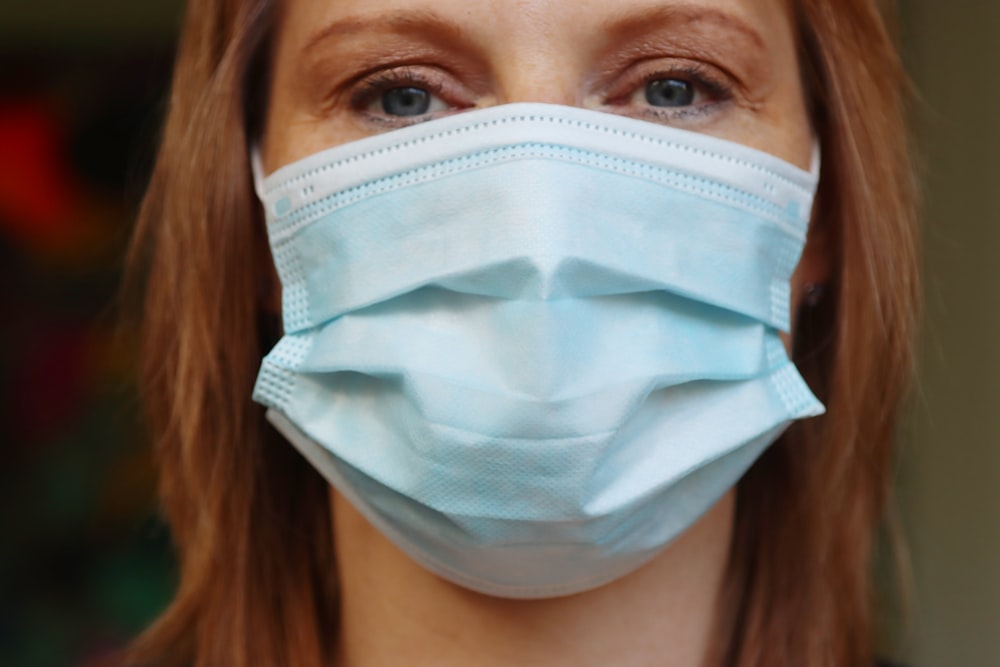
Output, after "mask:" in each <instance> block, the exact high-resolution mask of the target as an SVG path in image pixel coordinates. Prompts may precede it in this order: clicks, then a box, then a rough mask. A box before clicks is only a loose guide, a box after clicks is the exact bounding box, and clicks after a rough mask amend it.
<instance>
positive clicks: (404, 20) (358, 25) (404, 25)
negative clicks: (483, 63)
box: [302, 10, 475, 54]
mask: <svg viewBox="0 0 1000 667" xmlns="http://www.w3.org/2000/svg"><path fill="white" fill-rule="evenodd" d="M373 26H378V27H379V29H380V30H383V31H385V32H389V33H395V34H407V33H416V34H429V35H432V36H433V37H435V38H436V39H438V40H440V41H443V42H450V43H453V44H456V45H463V46H473V45H474V44H475V42H474V40H473V39H472V38H471V37H470V36H469V34H468V33H467V32H466V30H465V29H464V28H462V27H461V26H460V25H458V24H457V23H454V22H452V21H449V20H448V19H446V18H444V17H442V16H440V15H439V14H436V13H434V12H431V11H427V10H391V11H386V12H379V13H377V14H365V15H363V16H348V17H347V18H343V19H340V20H338V21H334V22H332V23H328V24H327V25H325V26H323V27H322V28H320V29H318V30H317V31H316V32H314V33H313V34H312V35H311V36H310V37H309V39H308V40H306V43H305V46H304V47H302V53H304V54H307V53H309V52H310V51H311V50H312V49H313V48H314V47H316V46H317V45H319V44H321V43H322V42H325V41H327V40H330V39H333V38H336V37H343V36H347V35H352V34H357V33H359V32H363V31H366V30H371V29H372V27H373Z"/></svg>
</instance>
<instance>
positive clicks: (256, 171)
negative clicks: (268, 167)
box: [250, 146, 267, 203]
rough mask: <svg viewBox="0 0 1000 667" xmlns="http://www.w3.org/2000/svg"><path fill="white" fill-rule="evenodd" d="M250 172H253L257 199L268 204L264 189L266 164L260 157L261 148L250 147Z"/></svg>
mask: <svg viewBox="0 0 1000 667" xmlns="http://www.w3.org/2000/svg"><path fill="white" fill-rule="evenodd" d="M250 170H251V171H252V172H253V188H254V190H255V191H256V192H257V198H258V199H260V201H261V202H262V203H263V202H266V201H267V199H266V198H265V194H264V193H265V189H264V180H265V179H266V176H264V163H263V161H262V160H261V157H260V148H259V147H258V146H251V147H250Z"/></svg>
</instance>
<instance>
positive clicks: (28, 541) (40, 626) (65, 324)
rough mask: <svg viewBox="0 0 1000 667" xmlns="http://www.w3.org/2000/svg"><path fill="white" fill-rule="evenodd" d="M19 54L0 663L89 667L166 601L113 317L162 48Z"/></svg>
mask: <svg viewBox="0 0 1000 667" xmlns="http://www.w3.org/2000/svg"><path fill="white" fill-rule="evenodd" d="M57 41H58V40H57ZM30 42H31V40H30V39H22V40H18V43H17V44H16V45H15V46H13V47H11V46H10V45H9V42H8V46H0V284H2V285H3V288H2V289H0V321H2V326H0V443H2V444H3V465H2V467H0V506H2V507H3V508H4V512H3V515H2V516H3V519H2V521H3V525H2V535H3V538H2V539H0V666H5V667H6V666H11V667H35V666H48V665H86V664H91V663H92V662H93V661H95V660H98V661H99V660H102V659H103V656H107V655H108V654H109V653H110V652H112V651H113V650H115V649H120V648H122V647H123V646H124V645H125V644H126V643H127V642H128V640H129V638H131V637H133V636H134V635H135V634H136V633H138V632H139V631H140V630H141V629H142V628H143V627H144V626H146V625H147V624H148V623H149V622H150V620H152V619H153V618H154V617H155V615H156V614H157V613H158V611H159V610H160V609H162V608H163V606H164V605H165V604H166V602H167V600H168V598H169V595H170V592H171V590H172V586H173V575H174V573H173V566H172V563H171V556H170V553H169V536H168V534H167V531H166V529H165V528H164V527H163V525H162V524H161V523H160V522H159V520H158V518H157V516H156V503H155V498H154V487H155V474H154V469H153V463H152V460H151V452H150V448H149V444H148V438H147V437H146V435H145V434H144V433H143V430H142V425H141V415H140V409H139V406H138V400H137V398H136V392H135V387H134V381H133V372H134V371H133V369H134V348H135V332H134V331H130V330H128V329H127V328H125V327H122V326H120V323H121V309H120V307H119V303H118V293H119V289H120V281H121V278H122V270H123V262H124V260H123V255H124V249H125V247H126V245H127V241H128V236H129V233H130V229H131V225H132V219H133V218H134V215H135V211H136V208H137V206H138V202H139V198H140V196H141V193H142V190H143V187H144V185H145V183H146V180H147V178H148V174H149V171H150V168H151V162H152V157H153V154H154V151H155V145H156V140H157V134H158V131H159V128H158V126H159V124H160V121H161V118H162V114H163V112H164V108H165V99H166V95H167V93H166V88H167V82H168V80H169V76H170V69H171V64H172V58H173V52H172V50H173V45H172V44H170V43H169V40H151V43H146V44H143V43H140V42H139V41H135V40H133V41H130V42H127V43H121V44H114V43H111V44H109V43H108V42H107V41H104V42H103V43H101V44H93V43H88V42H86V41H85V40H84V41H81V42H79V43H77V44H73V45H70V46H68V47H67V46H66V45H65V44H62V45H57V46H55V47H54V46H53V44H52V43H50V42H48V41H46V40H40V43H39V44H37V46H36V45H33V44H31V43H30Z"/></svg>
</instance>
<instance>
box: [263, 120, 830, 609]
mask: <svg viewBox="0 0 1000 667" xmlns="http://www.w3.org/2000/svg"><path fill="white" fill-rule="evenodd" d="M256 172H257V177H258V193H259V196H260V199H261V202H262V204H263V206H264V208H265V215H266V220H267V229H268V235H269V239H270V244H271V249H272V254H273V257H274V260H275V264H276V266H277V270H278V274H279V277H280V280H281V284H282V317H283V325H284V335H283V337H282V338H281V340H280V341H279V342H278V344H277V345H276V346H275V348H274V349H273V350H272V351H271V352H270V353H269V354H268V355H267V357H266V358H265V359H264V360H263V363H262V366H261V369H260V373H259V376H258V379H257V384H256V387H255V390H254V399H255V400H256V401H258V402H259V403H262V404H263V405H265V406H267V407H268V408H269V410H268V416H269V419H270V420H271V421H272V423H273V424H274V425H275V426H276V427H277V428H278V429H279V430H280V431H281V432H282V433H283V434H284V435H285V436H286V437H287V439H288V440H289V441H290V442H291V443H292V444H293V445H294V446H296V447H297V448H299V449H300V450H301V451H302V453H303V454H304V455H305V456H306V457H307V458H308V459H309V461H310V462H311V463H312V464H313V465H314V466H315V467H316V468H317V469H318V470H319V471H320V472H321V473H322V474H323V475H324V476H325V477H326V478H327V479H328V480H329V481H330V482H331V483H332V484H333V485H334V486H335V487H336V488H337V490H338V491H339V492H340V493H342V494H343V495H344V496H345V497H346V498H347V499H348V500H349V501H350V502H351V503H353V504H354V505H355V507H356V508H357V509H358V510H359V511H360V512H361V513H363V514H364V515H365V516H366V517H367V518H368V520H369V521H371V522H372V523H373V524H374V525H375V526H376V527H378V528H379V529H380V530H381V531H382V532H383V533H384V534H385V535H386V536H387V537H388V538H390V539H391V540H393V541H394V542H395V543H396V544H397V545H398V546H399V547H400V548H401V549H402V550H403V551H405V552H406V553H407V554H409V556H411V557H412V558H413V559H415V560H416V561H417V562H419V563H421V564H422V565H423V566H425V567H426V568H428V569H429V570H431V571H432V572H434V573H436V574H438V575H440V576H442V577H445V578H447V579H449V580H451V581H453V582H455V583H457V584H460V585H462V586H465V587H467V588H470V589H473V590H476V591H480V592H483V593H487V594H491V595H497V596H503V597H514V598H538V597H551V596H558V595H567V594H571V593H577V592H580V591H584V590H587V589H590V588H593V587H597V586H600V585H602V584H605V583H607V582H609V581H612V580H614V579H616V578H618V577H621V576H623V575H625V574H627V573H629V572H631V571H633V570H634V569H636V568H637V567H639V566H640V565H642V564H643V563H645V562H646V561H648V560H649V559H650V558H652V557H653V556H655V555H656V554H657V553H658V552H659V551H661V550H662V549H663V548H664V547H665V546H666V545H667V544H669V542H670V541H671V540H672V539H674V538H675V537H676V536H677V535H678V534H679V533H681V532H682V531H683V530H684V529H685V528H687V527H689V526H690V525H691V524H692V523H694V522H695V521H696V520H697V519H698V517H700V516H701V515H702V514H703V513H704V512H705V511H707V510H708V509H709V508H710V507H711V506H712V505H713V504H714V503H715V502H717V501H718V499H719V498H720V497H721V496H722V495H723V494H725V492H726V491H727V490H728V489H730V488H732V486H733V485H734V484H735V483H736V482H737V481H738V480H739V478H740V477H741V476H742V475H743V473H744V472H745V471H746V469H747V468H748V467H749V466H750V465H751V464H752V463H753V461H754V460H756V459H757V457H759V456H760V454H761V453H762V452H763V451H764V450H765V449H766V448H767V447H768V446H769V445H770V444H771V443H772V442H773V441H774V440H775V439H776V438H777V437H778V436H779V435H780V434H781V433H782V432H783V431H784V430H785V429H786V428H787V426H788V425H789V424H790V423H791V422H792V421H793V420H796V419H801V418H805V417H810V416H814V415H817V414H820V413H821V412H822V411H823V406H822V405H821V404H820V403H819V402H818V401H817V400H816V398H815V397H814V396H813V395H812V393H811V392H810V391H809V389H808V387H807V386H806V384H805V383H804V381H803V380H802V378H801V377H800V376H799V374H798V372H797V371H796V369H795V367H794V365H793V364H792V363H791V362H790V361H789V359H788V357H787V355H786V353H785V350H784V347H783V345H782V343H781V340H780V338H779V332H780V331H782V330H785V331H787V330H788V328H789V300H790V286H789V281H790V277H791V274H792V271H793V270H794V268H795V266H796V264H797V263H798V260H799V257H800V254H801V252H802V248H803V244H804V240H805V234H806V230H807V226H808V221H809V215H810V211H811V209H812V201H813V196H814V193H815V189H816V183H817V177H818V175H817V173H818V169H813V171H812V172H807V171H804V170H801V169H799V168H797V167H795V166H793V165H790V164H788V163H786V162H783V161H781V160H779V159H778V158H776V157H773V156H771V155H768V154H766V153H762V152H759V151H755V150H752V149H750V148H747V147H744V146H742V145H738V144H734V143H731V142H727V141H723V140H720V139H717V138H712V137H708V136H704V135H700V134H697V133H692V132H687V131H683V130H678V129H675V128H670V127H665V126H661V125H658V124H654V123H649V122H645V121H639V120H635V119H630V118H625V117H620V116H615V115H611V114H605V113H600V112H595V111H589V110H584V109H578V108H571V107H561V106H555V105H545V104H513V105H505V106H499V107H493V108H489V109H483V110H476V111H470V112H465V113H461V114H457V115H453V116H448V117H445V118H441V119H438V120H433V121H430V122H426V123H421V124H418V125H414V126H410V127H407V128H404V129H400V130H395V131H392V132H388V133H385V134H381V135H377V136H374V137H370V138H366V139H363V140H361V141H357V142H353V143H350V144H346V145H342V146H338V147H335V148H332V149H329V150H326V151H323V152H321V153H318V154H316V155H313V156H310V157H307V158H305V159H303V160H300V161H298V162H296V163H294V164H291V165H289V166H287V167H283V168H281V169H279V170H278V171H276V172H275V173H273V174H271V175H270V176H268V177H266V178H264V177H263V176H262V175H261V174H260V170H259V168H257V169H256Z"/></svg>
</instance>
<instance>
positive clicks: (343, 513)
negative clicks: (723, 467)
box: [332, 492, 733, 667]
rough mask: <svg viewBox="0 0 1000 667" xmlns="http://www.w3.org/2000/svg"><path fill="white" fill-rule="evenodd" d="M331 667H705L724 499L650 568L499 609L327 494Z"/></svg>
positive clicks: (499, 603) (723, 536)
mask: <svg viewBox="0 0 1000 667" xmlns="http://www.w3.org/2000/svg"><path fill="white" fill-rule="evenodd" d="M332 504H333V514H334V535H335V539H336V552H337V566H338V569H339V577H340V582H341V589H340V594H341V601H340V602H341V628H340V636H339V644H338V659H337V667H389V666H395V665H399V664H406V665H409V666H411V667H430V666H431V665H433V666H434V667H452V666H455V667H458V666H462V667H465V666H467V665H477V666H478V667H494V666H499V665H505V666H506V665H512V664H515V665H531V666H532V667H557V666H558V667H563V666H565V667H569V666H572V667H591V666H597V665H601V666H602V667H604V666H606V665H615V666H616V667H653V666H654V665H655V667H705V665H707V664H708V660H709V656H710V650H711V649H712V648H713V647H715V646H716V645H717V644H718V640H719V638H717V637H714V636H713V630H714V629H715V628H714V625H715V620H716V611H717V602H718V599H719V596H720V592H721V588H722V581H723V575H724V572H725V567H726V561H727V555H728V551H729V545H730V536H731V531H732V517H733V494H732V492H730V493H729V494H727V496H726V497H725V498H723V500H722V501H720V502H719V503H718V504H717V505H716V506H715V507H714V508H713V509H712V510H710V511H709V512H708V513H707V514H706V515H705V516H703V517H702V518H701V519H700V520H699V521H698V522H697V523H696V524H695V525H694V526H692V527H691V528H689V529H688V530H687V531H686V532H685V533H683V534H682V535H681V536H680V537H678V538H677V539H676V540H675V541H674V542H672V543H671V544H670V545H669V546H668V547H667V548H666V549H664V551H663V552H661V553H660V554H659V555H658V556H657V557H656V558H654V559H653V560H652V561H651V562H650V563H648V564H646V565H645V566H643V567H641V568H640V569H638V570H636V571H635V572H632V573H631V574H629V575H627V576H625V577H622V578H621V579H618V580H616V581H614V582H612V583H610V584H608V585H605V586H603V587H601V588H597V589H594V590H592V591H587V592H584V593H580V594H577V595H571V596H567V597H561V598H552V599H545V600H507V599H501V598H495V597H490V596H486V595H482V594H479V593H474V592H472V591H468V590H466V589H463V588H460V587H458V586H456V585H454V584H452V583H450V582H448V581H446V580H443V579H441V578H439V577H437V576H436V575H434V574H432V573H430V572H428V571H426V570H424V569H423V568H421V567H420V566H419V565H417V564H416V563H414V562H413V561H411V560H410V559H409V558H408V557H407V556H406V555H405V554H403V553H402V552H401V551H399V550H398V549H397V548H396V547H395V546H394V545H393V544H392V543H391V542H389V541H388V540H387V539H386V538H385V537H383V536H382V535H381V533H379V532H378V531H377V530H375V529H374V528H373V527H372V526H371V525H370V524H368V522H367V521H366V520H365V519H364V518H363V517H361V516H360V515H359V514H358V513H357V512H356V511H355V510H354V508H353V507H351V505H350V504H349V503H347V501H345V500H344V499H343V498H341V497H340V496H339V495H338V494H336V493H335V492H334V493H332Z"/></svg>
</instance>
